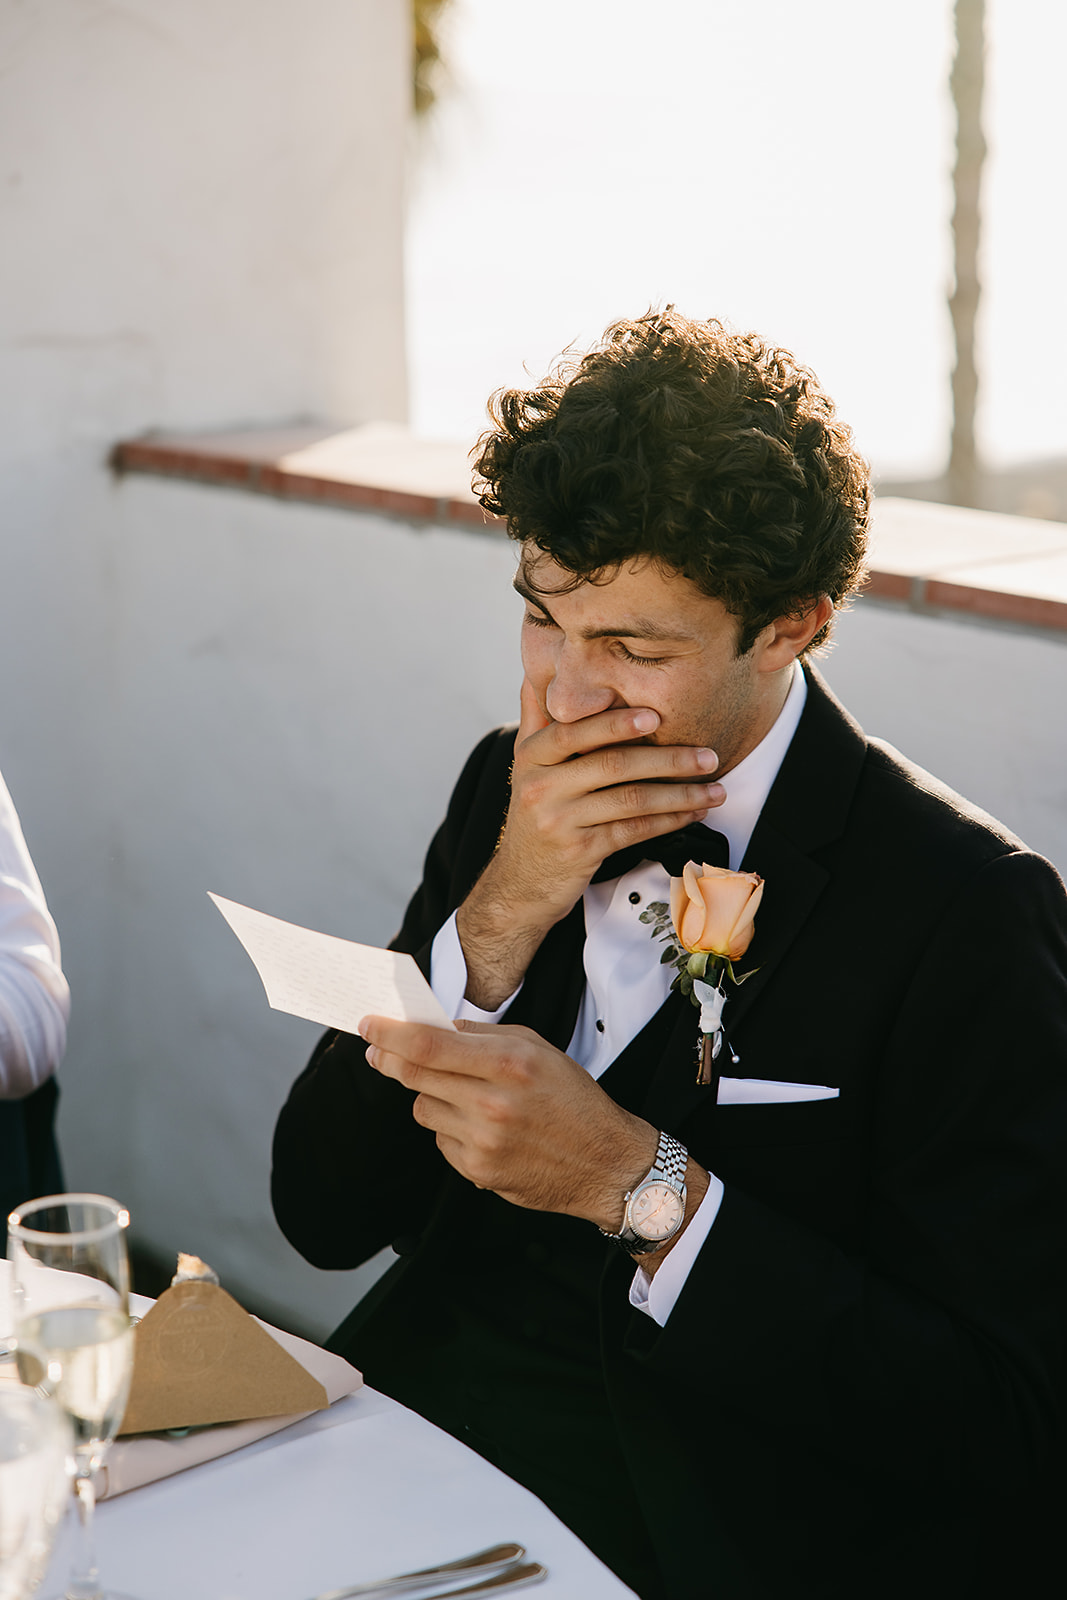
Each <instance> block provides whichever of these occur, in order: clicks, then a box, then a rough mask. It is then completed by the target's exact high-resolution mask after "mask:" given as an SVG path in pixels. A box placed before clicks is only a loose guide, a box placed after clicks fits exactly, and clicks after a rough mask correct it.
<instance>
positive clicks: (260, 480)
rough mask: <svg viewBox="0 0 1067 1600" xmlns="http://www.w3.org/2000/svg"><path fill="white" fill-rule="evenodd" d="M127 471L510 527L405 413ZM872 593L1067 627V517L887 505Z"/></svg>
mask: <svg viewBox="0 0 1067 1600" xmlns="http://www.w3.org/2000/svg"><path fill="white" fill-rule="evenodd" d="M111 464H112V466H113V468H114V469H115V471H116V472H117V473H120V474H123V473H147V474H151V475H156V476H161V477H170V478H182V479H185V480H186V481H189V482H194V483H208V484H215V485H218V486H222V487H225V488H233V489H243V490H245V491H247V492H250V493H253V494H268V495H273V496H275V497H277V498H280V499H285V500H299V501H305V502H309V503H312V504H314V505H323V506H337V507H340V508H342V509H349V510H357V511H377V512H384V513H385V514H387V515H391V516H396V517H400V518H404V519H406V520H409V521H411V520H415V521H419V522H426V523H433V524H435V525H437V526H445V527H448V526H450V525H451V526H455V527H462V528H463V529H464V530H465V531H468V532H483V533H488V534H491V535H494V536H497V537H499V536H502V535H503V533H504V524H503V522H502V521H501V519H500V518H499V517H493V516H490V515H489V514H488V513H487V512H485V511H483V510H482V508H481V506H480V505H479V504H478V502H477V501H476V500H475V498H474V495H473V494H472V492H471V489H470V465H469V459H468V453H467V451H466V449H465V447H464V446H463V445H462V444H460V443H456V442H453V441H431V440H421V439H415V438H413V437H412V436H411V435H410V434H409V433H408V432H407V430H406V429H404V428H402V427H400V426H398V425H396V424H393V423H368V424H365V425H364V426H362V427H359V428H346V429H338V428H336V427H331V426H329V425H322V426H316V425H313V424H300V425H295V426H292V427H283V428H255V429H245V430H239V431H238V430H227V431H225V432H218V433H203V434H178V433H163V432H157V433H150V434H147V435H145V436H143V437H142V438H138V439H125V440H122V441H121V442H120V443H119V444H117V445H116V446H115V448H114V450H113V451H112V455H111ZM863 592H864V594H866V595H869V596H871V597H872V598H873V599H878V600H883V601H889V602H895V603H898V604H903V605H905V606H907V607H909V608H910V609H912V610H915V611H919V612H923V613H927V614H930V613H948V614H951V613H954V612H955V613H963V614H966V615H968V616H969V617H972V618H984V619H987V620H989V621H997V622H1007V623H1013V624H1016V625H1019V624H1021V625H1023V626H1025V627H1032V628H1041V629H1050V630H1054V631H1057V632H1067V524H1065V523H1060V522H1044V521H1041V520H1038V519H1033V518H1026V517H1009V516H1004V515H1001V514H999V513H996V512H984V511H969V510H966V509H964V508H962V507H958V506H943V505H934V504H931V503H928V502H925V501H919V500H904V499H886V500H879V501H877V502H876V505H875V515H874V524H873V538H872V552H871V573H870V580H869V582H868V584H867V587H866V588H865V590H864V591H863Z"/></svg>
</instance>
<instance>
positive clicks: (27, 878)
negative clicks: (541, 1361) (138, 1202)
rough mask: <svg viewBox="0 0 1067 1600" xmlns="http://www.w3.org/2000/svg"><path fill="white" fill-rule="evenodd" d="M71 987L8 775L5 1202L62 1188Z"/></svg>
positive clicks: (0, 1144)
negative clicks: (61, 1078) (62, 1099)
mask: <svg viewBox="0 0 1067 1600" xmlns="http://www.w3.org/2000/svg"><path fill="white" fill-rule="evenodd" d="M69 1015H70V990H69V988H68V986H67V980H66V978H65V977H64V976H63V970H62V967H61V964H60V948H59V936H58V934H57V932H56V926H55V923H54V922H53V920H52V917H51V915H50V914H49V911H48V906H47V904H46V902H45V897H44V891H43V889H42V888H41V882H40V879H39V878H38V876H37V872H36V870H35V868H34V865H33V861H32V860H31V858H30V853H29V851H28V849H27V848H26V841H25V839H24V838H23V834H22V828H21V825H20V823H19V818H18V814H17V812H16V811H15V807H14V804H13V802H12V799H11V796H10V794H9V793H8V790H7V786H6V784H5V783H4V780H3V778H2V777H0V1204H2V1206H3V1213H2V1214H3V1215H5V1216H6V1215H7V1213H8V1211H10V1210H11V1209H12V1208H13V1207H14V1206H16V1205H19V1204H21V1203H22V1202H23V1201H24V1200H30V1199H34V1198H36V1196H37V1195H39V1194H49V1193H55V1192H56V1191H57V1189H59V1188H61V1187H62V1180H61V1174H60V1169H59V1161H58V1155H57V1152H56V1144H55V1135H54V1115H55V1101H56V1094H57V1091H56V1085H55V1076H54V1075H55V1071H56V1068H57V1067H58V1066H59V1063H60V1061H61V1060H62V1059H63V1052H64V1050H65V1048H66V1042H67V1019H68V1017H69Z"/></svg>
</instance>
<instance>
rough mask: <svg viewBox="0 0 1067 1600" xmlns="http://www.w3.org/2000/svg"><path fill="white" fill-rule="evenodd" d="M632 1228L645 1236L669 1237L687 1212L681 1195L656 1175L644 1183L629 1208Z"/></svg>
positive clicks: (639, 1234)
mask: <svg viewBox="0 0 1067 1600" xmlns="http://www.w3.org/2000/svg"><path fill="white" fill-rule="evenodd" d="M627 1212H628V1217H627V1221H628V1222H629V1225H630V1227H631V1228H632V1229H633V1231H634V1232H635V1233H636V1234H637V1235H638V1236H639V1237H640V1238H642V1239H669V1238H670V1237H671V1235H672V1234H675V1233H677V1232H678V1229H679V1228H680V1227H681V1225H682V1218H683V1216H684V1215H685V1207H684V1205H683V1203H682V1199H681V1196H680V1195H679V1193H678V1191H677V1190H676V1189H672V1188H671V1186H670V1184H669V1183H663V1182H661V1181H660V1180H659V1179H658V1178H653V1180H652V1182H651V1183H643V1184H642V1185H641V1187H640V1189H637V1190H636V1191H635V1192H634V1195H633V1197H632V1199H631V1201H630V1204H629V1205H628V1207H627Z"/></svg>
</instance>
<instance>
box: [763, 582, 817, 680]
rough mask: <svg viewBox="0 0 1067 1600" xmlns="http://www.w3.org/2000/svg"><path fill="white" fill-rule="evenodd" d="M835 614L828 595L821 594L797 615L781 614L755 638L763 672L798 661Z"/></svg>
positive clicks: (779, 668) (776, 669)
mask: <svg viewBox="0 0 1067 1600" xmlns="http://www.w3.org/2000/svg"><path fill="white" fill-rule="evenodd" d="M833 614H834V603H833V601H832V600H831V599H830V596H829V595H826V594H823V595H820V596H819V598H818V600H816V602H815V604H814V605H813V606H812V607H811V608H810V609H809V610H808V611H805V612H804V613H803V615H801V616H796V617H779V618H778V619H777V621H775V622H769V623H768V624H767V626H766V627H765V628H764V629H763V632H762V633H761V634H760V636H759V638H758V639H757V640H756V644H755V649H756V653H757V656H758V658H759V670H760V672H780V671H781V670H782V668H783V667H787V666H788V665H789V663H790V662H791V661H795V660H796V658H797V656H798V655H800V653H801V651H802V650H806V649H807V648H808V645H809V644H810V643H811V641H812V640H813V639H814V637H815V635H816V634H817V633H819V632H820V631H821V630H822V629H823V628H825V626H826V624H827V623H828V622H829V620H830V618H831V617H832V616H833Z"/></svg>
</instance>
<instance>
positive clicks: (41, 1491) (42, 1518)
mask: <svg viewBox="0 0 1067 1600" xmlns="http://www.w3.org/2000/svg"><path fill="white" fill-rule="evenodd" d="M72 1446H73V1434H72V1432H71V1426H70V1422H69V1420H68V1418H67V1416H66V1414H65V1413H64V1412H63V1411H62V1410H61V1409H60V1407H59V1405H58V1404H57V1402H56V1401H55V1400H51V1399H49V1398H48V1397H47V1396H45V1395H40V1394H36V1393H34V1391H33V1390H32V1389H26V1388H24V1387H21V1386H20V1385H18V1384H15V1383H3V1384H0V1600H26V1596H28V1595H31V1594H32V1593H33V1591H34V1590H35V1589H36V1587H37V1585H38V1584H39V1583H40V1581H41V1576H42V1574H43V1572H44V1569H45V1567H46V1566H47V1564H48V1557H49V1554H50V1552H51V1549H52V1541H53V1539H54V1538H55V1534H56V1529H57V1528H58V1526H59V1524H60V1521H61V1520H62V1516H63V1513H64V1511H65V1510H66V1508H67V1501H68V1499H69V1496H70V1478H69V1466H70V1456H71V1449H72Z"/></svg>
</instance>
